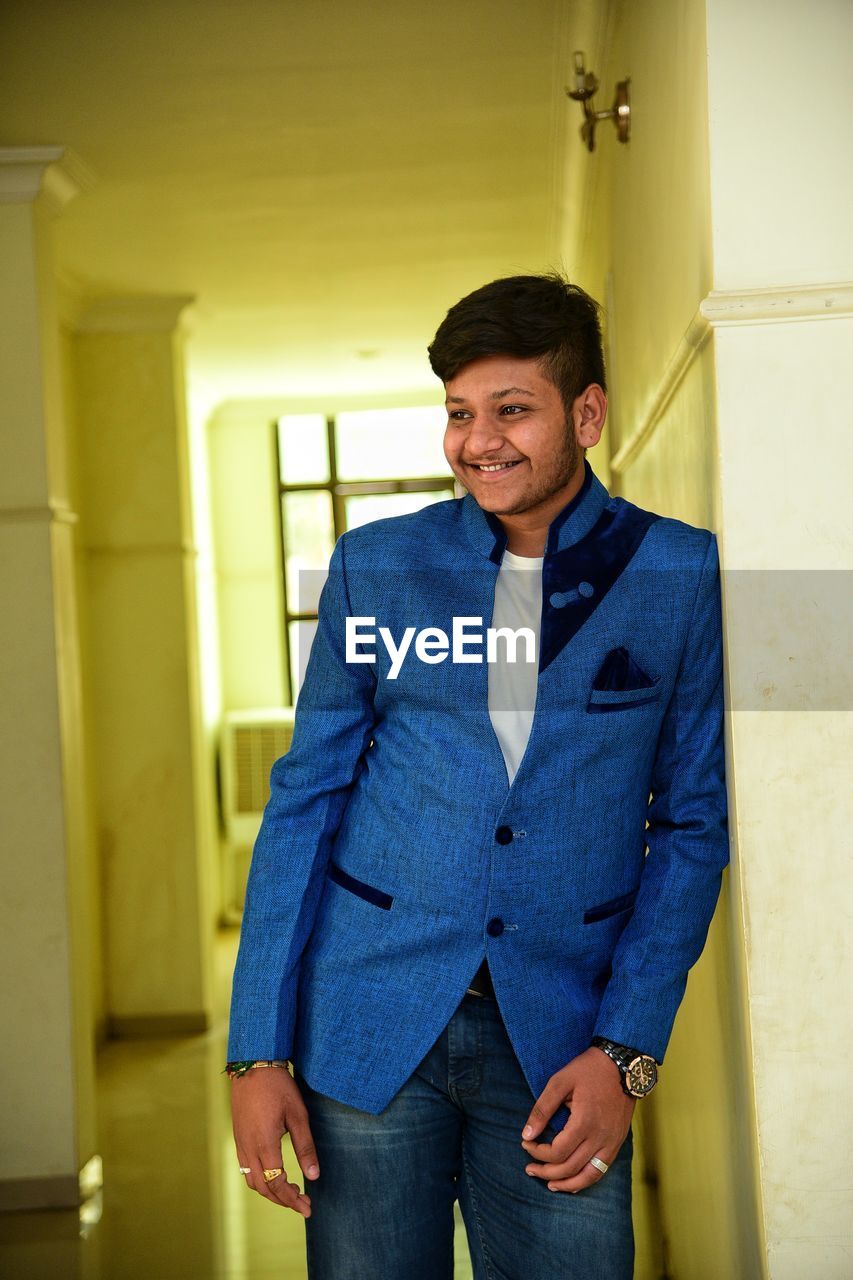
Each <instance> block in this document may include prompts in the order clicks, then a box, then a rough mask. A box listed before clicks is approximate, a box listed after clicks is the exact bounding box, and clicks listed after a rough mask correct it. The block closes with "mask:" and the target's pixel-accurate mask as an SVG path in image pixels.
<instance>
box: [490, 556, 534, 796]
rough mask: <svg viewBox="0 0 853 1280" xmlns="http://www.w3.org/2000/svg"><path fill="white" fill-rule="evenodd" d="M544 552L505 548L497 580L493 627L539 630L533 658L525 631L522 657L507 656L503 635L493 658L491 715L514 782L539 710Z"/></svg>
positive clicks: (520, 648) (520, 646) (520, 645)
mask: <svg viewBox="0 0 853 1280" xmlns="http://www.w3.org/2000/svg"><path fill="white" fill-rule="evenodd" d="M543 560H544V556H517V555H514V554H513V553H512V552H511V551H509V550H507V551H504V554H503V559H502V560H501V567H500V572H499V574H498V577H497V582H496V583H495V604H494V611H493V613H492V621H491V624H490V625H491V626H492V627H510V628H511V629H512V630H513V631H517V630H518V628H519V627H529V628H530V630H531V631H532V632H533V634H534V636H535V644H534V646H533V655H532V656H533V661H532V662H528V661H527V660H526V659H527V641H526V640H525V638H524V636H519V638H518V640H517V642H516V661H515V662H509V661H507V645H506V641H505V640H504V639H503V638H502V637H499V638H498V642H497V658H498V661H496V662H490V663H489V717H490V719H491V721H492V725H493V727H494V730H495V733H496V734H497V738H498V742H499V743H500V745H501V750H502V752H503V756H504V760H505V761H506V771H507V776H508V778H509V781H510V783H512V780H513V778H514V777H515V774H516V770H517V769H518V766H519V765H520V764H521V757H522V756H523V755H524V748H525V747H526V745H527V739H528V738H529V737H530V727H531V725H532V724H533V712H534V708H535V706H536V686H537V681H538V678H539V624H540V618H541V615H542V561H543Z"/></svg>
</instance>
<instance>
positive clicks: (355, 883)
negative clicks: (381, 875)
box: [326, 862, 394, 911]
mask: <svg viewBox="0 0 853 1280" xmlns="http://www.w3.org/2000/svg"><path fill="white" fill-rule="evenodd" d="M326 874H327V876H328V877H329V879H330V880H334V882H335V884H339V885H340V886H341V888H342V889H349V891H350V893H354V894H355V895H356V897H357V898H364V900H365V902H372V903H373V905H374V906H375V907H382V908H383V909H384V910H385V911H387V910H388V909H389V908H390V906H391V903H392V902H393V901H394V895H393V894H391V893H385V891H384V890H383V889H377V888H376V887H375V886H374V885H372V884H367V883H366V881H364V880H359V879H357V878H356V877H355V876H351V875H350V873H349V872H348V871H344V869H343V867H339V866H338V864H337V863H336V862H330V863H329V865H328V868H327V871H326Z"/></svg>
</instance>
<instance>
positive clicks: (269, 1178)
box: [264, 1169, 284, 1182]
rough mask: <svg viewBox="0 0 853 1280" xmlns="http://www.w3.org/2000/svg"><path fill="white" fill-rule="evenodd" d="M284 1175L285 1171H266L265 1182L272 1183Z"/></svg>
mask: <svg viewBox="0 0 853 1280" xmlns="http://www.w3.org/2000/svg"><path fill="white" fill-rule="evenodd" d="M283 1173H284V1170H283V1169H264V1182H272V1181H273V1180H274V1179H275V1178H280V1177H281V1175H282V1174H283Z"/></svg>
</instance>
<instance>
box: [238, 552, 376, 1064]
mask: <svg viewBox="0 0 853 1280" xmlns="http://www.w3.org/2000/svg"><path fill="white" fill-rule="evenodd" d="M346 537H347V535H346V534H342V535H341V537H340V538H339V539H338V541H337V542H336V544H335V548H334V551H333V552H332V556H331V560H330V562H329V574H328V577H327V579H326V582H325V583H324V586H323V590H322V592H321V594H320V600H319V604H318V610H317V613H318V622H317V631H316V633H315V636H314V640H313V643H312V645H311V652H310V654H309V658H308V662H307V664H306V669H305V677H304V680H303V683H302V687H301V689H300V691H299V695H298V697H297V700H296V710H295V719H294V730H293V737H292V740H291V745H290V750H289V751H288V752H287V754H286V755H284V756H281V757H280V758H279V759H278V760H276V761H275V763H274V764H273V766H272V770H271V772H270V797H269V801H268V802H267V805H266V807H265V809H264V813H263V818H262V821H261V827H260V831H259V833H258V836H257V839H256V841H255V845H254V848H253V850H252V860H251V865H250V867H249V876H248V881H247V885H246V899H245V907H244V912H243V924H242V928H241V932H240V945H239V948H238V952H237V961H236V965H235V968H234V977H233V983H232V994H231V1012H230V1021H229V1034H228V1049H227V1056H228V1061H229V1062H234V1061H240V1060H247V1059H250V1058H252V1059H257V1058H290V1057H292V1050H293V1028H294V1023H295V1015H296V988H297V980H298V974H299V964H300V958H301V955H302V951H303V949H304V947H305V944H306V942H307V940H308V937H309V935H310V933H311V929H312V926H313V922H314V918H315V915H316V910H317V905H318V903H319V899H320V893H321V891H322V888H323V883H324V879H325V871H326V866H327V864H328V860H329V855H330V852H331V848H332V844H333V841H334V836H335V834H336V832H337V830H338V827H339V825H340V822H341V818H342V816H343V813H344V810H345V808H346V804H347V800H348V798H349V795H350V792H351V790H352V787H353V785H354V783H355V781H356V779H357V777H358V775H359V772H360V771H361V768H362V767H363V766H362V763H361V762H362V758H363V756H364V753H365V749H366V747H367V746H368V744H369V741H370V737H371V731H372V729H373V725H374V722H375V712H374V692H375V688H376V677H375V674H374V670H373V667H372V666H371V665H369V664H366V663H350V664H347V663H346V661H345V654H346V650H345V618H346V616H347V614H349V613H350V612H351V608H350V600H349V593H348V588H347V580H346V570H345V561H346V552H345V547H344V542H345V539H346Z"/></svg>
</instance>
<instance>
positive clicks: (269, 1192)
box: [249, 1144, 311, 1217]
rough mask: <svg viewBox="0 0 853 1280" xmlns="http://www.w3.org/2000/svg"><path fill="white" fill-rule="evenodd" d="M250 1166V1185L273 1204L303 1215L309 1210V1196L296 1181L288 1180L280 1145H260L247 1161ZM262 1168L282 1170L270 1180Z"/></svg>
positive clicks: (308, 1212)
mask: <svg viewBox="0 0 853 1280" xmlns="http://www.w3.org/2000/svg"><path fill="white" fill-rule="evenodd" d="M249 1164H250V1165H251V1166H252V1186H253V1187H254V1189H255V1191H258V1192H259V1193H260V1194H261V1195H262V1196H264V1197H265V1198H266V1199H267V1200H271V1201H272V1202H273V1203H274V1204H282V1205H284V1206H285V1207H286V1208H288V1209H295V1210H296V1212H297V1213H301V1214H302V1215H303V1217H308V1215H309V1214H310V1212H311V1200H310V1197H309V1196H307V1195H305V1193H304V1192H303V1191H301V1190H300V1188H299V1187H298V1186H297V1184H296V1183H291V1182H288V1180H287V1172H286V1170H285V1169H284V1167H283V1161H282V1157H281V1146H280V1144H279V1146H278V1149H276V1147H274V1146H268V1147H262V1148H261V1150H260V1152H259V1154H258V1155H257V1156H256V1157H254V1158H253V1159H251V1160H250V1161H249ZM264 1169H281V1170H282V1172H281V1173H280V1174H279V1175H278V1177H277V1178H274V1179H273V1180H272V1181H271V1182H267V1180H266V1179H265V1178H264Z"/></svg>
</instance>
